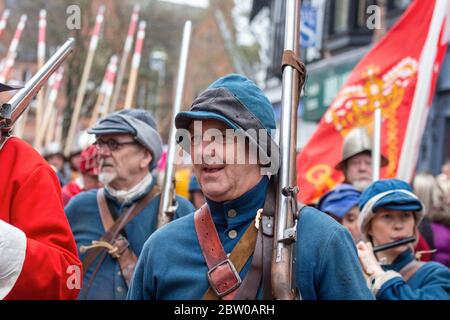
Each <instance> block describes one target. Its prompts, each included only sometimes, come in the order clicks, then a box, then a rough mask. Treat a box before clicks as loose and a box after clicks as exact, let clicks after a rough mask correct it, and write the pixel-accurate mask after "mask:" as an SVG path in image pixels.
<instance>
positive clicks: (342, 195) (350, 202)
mask: <svg viewBox="0 0 450 320" xmlns="http://www.w3.org/2000/svg"><path fill="white" fill-rule="evenodd" d="M360 195H361V192H359V191H358V190H356V189H355V188H354V187H353V186H352V185H350V184H342V185H339V186H337V187H336V188H334V189H333V190H331V191H330V192H328V193H326V194H325V195H324V196H323V197H322V198H321V199H320V201H319V204H318V209H319V210H320V211H324V212H328V213H332V214H333V215H335V216H337V217H338V218H340V219H342V218H343V217H344V216H345V214H346V213H347V212H349V211H350V209H351V208H353V207H355V206H357V205H358V200H359V197H360Z"/></svg>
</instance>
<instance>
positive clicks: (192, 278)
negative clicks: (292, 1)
mask: <svg viewBox="0 0 450 320" xmlns="http://www.w3.org/2000/svg"><path fill="white" fill-rule="evenodd" d="M175 121H176V122H175V125H176V127H177V128H178V129H179V132H178V133H179V142H180V143H181V144H184V143H186V141H187V142H191V143H190V149H189V152H190V154H191V158H192V162H193V171H194V173H195V175H196V176H197V179H198V181H199V183H200V186H201V188H202V191H203V193H204V194H205V197H206V200H207V206H204V207H202V209H200V210H199V211H197V212H196V213H195V214H190V215H187V216H185V217H182V218H180V219H178V220H176V221H174V222H173V223H171V224H170V225H168V226H167V227H165V228H162V229H161V230H158V231H157V232H155V233H154V234H153V235H152V236H151V237H150V238H149V239H148V240H147V242H146V243H145V245H144V248H143V251H142V253H141V256H140V257H139V261H138V265H137V267H136V270H135V273H134V276H133V280H132V284H131V288H130V291H129V293H128V296H127V298H128V299H202V298H204V299H220V298H221V299H260V298H263V299H270V298H271V290H270V270H268V269H267V268H266V267H264V266H267V263H266V260H265V259H267V257H269V262H270V258H271V250H270V248H271V243H270V244H269V252H270V253H269V255H265V254H264V252H263V253H262V255H263V258H261V254H260V252H261V250H260V244H259V242H258V241H259V236H260V234H261V232H258V230H259V228H262V229H265V228H266V227H267V226H269V227H270V226H271V223H267V224H266V225H264V226H263V225H262V224H261V223H260V221H261V220H260V217H261V212H263V214H264V211H265V210H266V198H267V197H268V196H270V195H271V194H270V193H271V192H272V191H268V190H269V188H270V187H271V183H273V175H270V170H275V172H272V174H273V173H276V171H277V170H278V169H277V166H276V164H277V160H278V158H277V155H278V146H277V145H276V143H275V141H274V140H273V138H272V135H271V130H273V129H275V128H276V125H275V119H274V114H273V109H272V106H271V104H270V102H269V100H268V99H267V97H266V96H265V95H264V93H263V92H262V91H261V90H260V89H259V88H258V87H257V86H256V85H255V84H254V83H253V82H252V81H250V80H248V79H247V78H245V77H243V76H240V75H237V74H231V75H228V76H225V77H223V78H220V79H218V80H217V81H215V82H214V83H213V84H211V85H210V86H209V87H208V89H207V90H206V91H204V92H203V93H201V94H200V96H199V97H198V98H197V99H196V100H195V101H194V103H193V105H192V107H191V109H190V111H188V112H181V113H179V114H178V115H177V117H176V120H175ZM182 129H185V130H184V131H183V130H182ZM186 129H188V130H189V132H188V133H189V134H188V135H186ZM251 130H256V131H259V135H256V136H255V135H252V134H251V133H250V131H251ZM245 132H246V133H245ZM234 133H237V134H238V135H239V137H242V135H240V134H241V133H243V134H244V136H245V137H246V140H245V141H246V143H245V144H244V149H240V148H239V143H238V142H237V141H236V139H235V138H234V137H232V136H230V134H234ZM247 133H248V135H247ZM189 136H190V139H189ZM240 146H241V147H242V144H241V145H240ZM183 148H185V149H188V146H186V145H184V146H183ZM264 149H265V150H264ZM261 150H262V152H259V151H261ZM268 150H270V152H269V151H268ZM236 151H237V152H236ZM271 155H272V157H271ZM268 158H269V159H271V160H272V161H269V162H268V161H267V159H268ZM263 164H264V165H263ZM268 170H269V171H268ZM272 193H273V192H272ZM272 195H273V194H272ZM267 207H268V208H269V207H270V206H269V205H267ZM262 208H264V210H260V209H262ZM263 221H264V220H263ZM269 221H270V220H269ZM180 230H183V231H182V232H180ZM252 232H253V233H254V234H258V235H257V236H256V241H255V240H254V238H255V236H251V234H252ZM249 239H250V240H249ZM251 239H253V242H252V241H251ZM272 241H273V240H272ZM245 244H249V245H245ZM248 247H250V250H251V251H250V253H248V249H246V248H248ZM263 247H264V246H263ZM216 249H218V250H216ZM294 250H295V252H296V257H297V264H296V269H295V278H296V286H297V288H298V289H299V291H300V294H301V296H302V298H303V299H373V296H372V294H371V293H370V291H369V290H368V288H367V286H366V283H365V280H364V277H363V273H362V270H361V267H360V264H359V262H358V257H357V252H356V248H355V245H354V244H353V241H352V237H351V235H350V233H349V232H348V231H347V230H346V229H345V228H344V227H342V226H341V225H339V223H337V222H336V221H334V220H333V219H332V218H330V217H329V216H327V215H326V214H324V213H323V212H320V211H318V210H315V209H313V208H310V207H306V208H304V209H303V210H302V211H301V215H300V220H299V222H298V226H297V242H296V246H295V249H294ZM211 253H212V254H211ZM247 256H248V258H247ZM217 257H219V259H217ZM264 258H265V259H264ZM261 261H262V262H261ZM269 265H270V263H269ZM258 266H259V267H262V268H258ZM269 269H270V268H269ZM261 270H262V271H261ZM267 275H269V278H267Z"/></svg>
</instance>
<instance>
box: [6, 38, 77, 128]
mask: <svg viewBox="0 0 450 320" xmlns="http://www.w3.org/2000/svg"><path fill="white" fill-rule="evenodd" d="M74 43H75V40H74V39H73V38H69V39H68V40H67V41H66V42H65V43H64V45H63V46H62V47H61V48H59V49H58V51H56V53H55V54H54V55H53V56H52V57H51V58H50V59H49V60H48V61H47V62H46V63H45V64H44V66H43V67H42V68H41V69H39V71H38V72H37V73H36V74H35V75H34V76H33V77H32V78H31V79H30V80H29V81H28V82H27V84H26V85H25V87H23V88H22V89H20V90H19V91H18V92H17V93H16V94H15V95H14V96H13V97H12V98H11V99H10V100H9V102H8V104H9V105H10V108H11V120H10V121H11V125H12V124H14V123H15V122H16V120H17V119H18V118H19V117H20V115H21V114H22V113H23V112H24V111H25V109H26V108H27V106H28V104H29V103H30V101H31V99H33V98H34V96H35V95H36V94H37V93H38V92H39V89H41V88H42V86H43V85H44V84H45V83H46V82H47V80H48V78H49V77H50V76H51V75H52V74H53V73H54V72H55V71H56V70H58V68H59V66H60V65H61V64H62V63H63V62H64V60H65V59H66V58H67V56H68V55H69V54H70V53H71V52H72V50H73V47H74Z"/></svg>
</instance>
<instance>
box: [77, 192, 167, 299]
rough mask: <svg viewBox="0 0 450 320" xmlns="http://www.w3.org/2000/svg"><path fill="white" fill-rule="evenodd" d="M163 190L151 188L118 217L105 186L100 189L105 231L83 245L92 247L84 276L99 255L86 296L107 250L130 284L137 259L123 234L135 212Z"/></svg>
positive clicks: (140, 209)
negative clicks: (111, 205)
mask: <svg viewBox="0 0 450 320" xmlns="http://www.w3.org/2000/svg"><path fill="white" fill-rule="evenodd" d="M159 192H160V189H159V187H158V186H155V187H153V188H152V190H151V191H150V192H149V193H148V194H147V195H146V196H144V197H143V198H141V199H140V200H139V201H138V202H136V203H135V204H133V205H132V206H131V207H130V208H129V209H128V211H127V212H126V213H124V214H123V215H121V216H120V217H119V218H117V219H116V220H115V221H114V219H113V217H112V214H111V212H110V210H109V208H108V205H107V203H106V198H105V194H104V189H103V188H102V189H99V190H98V192H97V202H98V205H99V210H100V218H101V220H102V223H103V227H104V229H105V230H106V232H105V233H104V234H103V236H102V237H101V238H100V240H94V241H92V245H90V246H81V247H80V252H82V251H87V250H89V253H88V254H87V255H86V257H85V258H84V259H83V261H82V263H83V276H84V274H85V273H86V271H87V270H88V269H89V267H90V266H91V265H92V263H93V262H94V260H95V259H96V258H97V257H99V260H98V262H97V264H96V267H95V269H94V271H93V273H92V275H91V277H90V278H89V282H88V285H87V287H86V288H84V290H83V296H84V297H86V296H87V293H88V292H89V289H90V287H91V285H92V283H93V281H94V278H95V276H96V275H97V272H98V271H99V270H100V267H101V265H102V263H103V262H104V260H105V258H106V256H107V254H110V255H111V256H112V257H113V258H115V259H117V261H118V262H119V266H120V270H121V272H122V276H123V277H124V279H125V282H126V284H127V286H128V287H129V286H130V282H131V277H132V275H133V272H134V268H135V267H136V263H137V259H138V258H137V256H136V254H135V253H134V252H133V251H132V250H131V248H130V245H129V242H128V240H127V239H126V238H125V237H124V236H122V235H121V234H120V232H121V231H122V230H123V229H124V228H125V226H126V225H127V224H128V222H130V221H131V220H132V219H133V218H134V217H135V216H137V215H138V214H139V213H140V212H141V211H142V210H143V209H144V208H145V207H146V206H147V205H148V204H149V203H150V201H151V200H153V198H154V197H155V196H156V195H157V194H158V193H159Z"/></svg>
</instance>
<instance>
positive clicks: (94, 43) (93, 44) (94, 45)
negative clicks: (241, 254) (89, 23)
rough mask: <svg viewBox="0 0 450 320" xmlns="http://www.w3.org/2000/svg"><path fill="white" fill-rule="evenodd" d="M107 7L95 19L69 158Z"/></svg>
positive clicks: (66, 149)
mask: <svg viewBox="0 0 450 320" xmlns="http://www.w3.org/2000/svg"><path fill="white" fill-rule="evenodd" d="M104 12H105V6H104V5H101V6H100V7H99V9H98V13H97V17H96V19H95V26H94V32H93V33H92V37H91V42H90V44H89V51H88V53H87V57H86V63H85V65H84V69H83V74H82V76H81V82H80V87H79V89H78V92H77V98H76V100H75V106H74V109H73V115H72V120H71V122H70V127H69V132H68V134H67V139H66V145H65V147H64V154H65V155H66V156H69V154H70V149H71V147H72V143H73V139H74V136H75V130H76V126H77V124H78V119H79V117H80V111H81V107H82V105H83V100H84V94H85V93H86V84H87V81H88V79H89V73H90V72H91V67H92V62H93V61H94V55H95V51H96V50H97V45H98V38H99V34H100V29H101V26H102V23H103V19H104Z"/></svg>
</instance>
